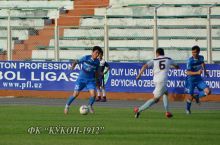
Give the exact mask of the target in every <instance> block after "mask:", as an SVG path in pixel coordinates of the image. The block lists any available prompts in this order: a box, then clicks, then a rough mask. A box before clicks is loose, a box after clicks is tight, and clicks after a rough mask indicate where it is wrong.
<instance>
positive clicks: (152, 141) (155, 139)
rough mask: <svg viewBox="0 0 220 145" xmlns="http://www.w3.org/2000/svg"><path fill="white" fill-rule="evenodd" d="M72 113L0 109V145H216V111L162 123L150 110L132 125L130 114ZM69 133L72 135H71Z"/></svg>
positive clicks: (159, 113) (219, 124) (219, 129)
mask: <svg viewBox="0 0 220 145" xmlns="http://www.w3.org/2000/svg"><path fill="white" fill-rule="evenodd" d="M78 109H79V106H72V107H71V110H70V114H69V115H64V114H63V107H57V106H24V105H19V106H16V105H9V106H8V105H1V106H0V145H148V144H149V145H162V144H164V145H219V143H220V110H218V111H217V110H216V111H202V110H200V111H194V112H193V114H191V115H186V114H185V113H184V111H183V110H174V111H173V113H174V117H173V118H172V119H167V118H165V115H164V112H163V110H156V109H150V110H147V111H145V112H143V113H142V114H141V116H140V118H139V119H135V118H134V115H133V109H132V108H130V109H129V108H108V107H96V108H95V109H96V110H95V111H96V113H95V114H89V115H86V116H83V115H80V114H79V112H78ZM56 127H57V128H56ZM74 127H75V129H76V130H75V132H74V131H73V130H72V131H71V129H74ZM77 127H78V128H77ZM102 127H103V128H102ZM33 129H35V130H33ZM67 129H69V130H68V131H69V132H67ZM77 129H78V132H77ZM79 131H80V132H79ZM30 133H32V134H30ZM35 133H36V134H35Z"/></svg>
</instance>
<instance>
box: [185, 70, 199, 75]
mask: <svg viewBox="0 0 220 145" xmlns="http://www.w3.org/2000/svg"><path fill="white" fill-rule="evenodd" d="M186 74H187V75H189V76H193V75H201V74H202V70H201V69H200V70H198V71H196V72H193V71H189V70H187V71H186Z"/></svg>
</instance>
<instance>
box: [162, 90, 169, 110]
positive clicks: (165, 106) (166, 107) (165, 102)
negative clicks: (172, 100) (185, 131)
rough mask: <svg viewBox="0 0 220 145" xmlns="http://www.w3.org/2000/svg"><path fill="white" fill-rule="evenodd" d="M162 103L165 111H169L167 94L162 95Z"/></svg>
mask: <svg viewBox="0 0 220 145" xmlns="http://www.w3.org/2000/svg"><path fill="white" fill-rule="evenodd" d="M163 105H164V109H165V110H166V112H169V100H168V96H167V95H165V94H164V95H163Z"/></svg>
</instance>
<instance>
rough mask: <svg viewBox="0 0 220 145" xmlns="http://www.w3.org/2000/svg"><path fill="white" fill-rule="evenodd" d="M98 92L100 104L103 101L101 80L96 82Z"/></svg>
mask: <svg viewBox="0 0 220 145" xmlns="http://www.w3.org/2000/svg"><path fill="white" fill-rule="evenodd" d="M96 85H97V86H96V92H97V99H96V101H97V102H99V101H101V99H102V98H101V81H100V78H99V79H98V80H97V82H96Z"/></svg>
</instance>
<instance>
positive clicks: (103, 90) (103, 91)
mask: <svg viewBox="0 0 220 145" xmlns="http://www.w3.org/2000/svg"><path fill="white" fill-rule="evenodd" d="M102 96H103V97H105V96H106V92H105V88H102Z"/></svg>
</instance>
